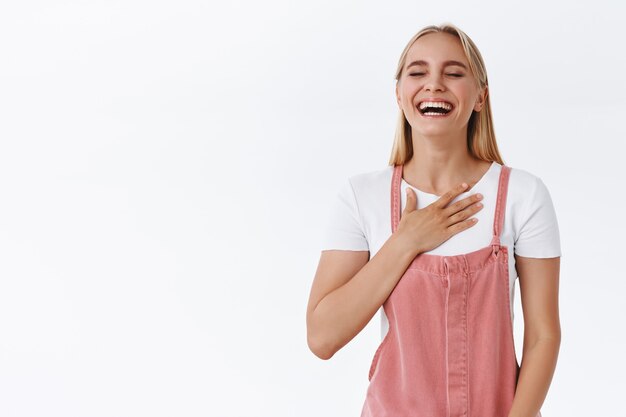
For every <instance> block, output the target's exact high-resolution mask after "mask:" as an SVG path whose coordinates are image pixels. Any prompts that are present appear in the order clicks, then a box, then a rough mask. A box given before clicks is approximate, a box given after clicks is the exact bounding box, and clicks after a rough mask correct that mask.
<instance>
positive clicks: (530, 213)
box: [514, 177, 561, 258]
mask: <svg viewBox="0 0 626 417" xmlns="http://www.w3.org/2000/svg"><path fill="white" fill-rule="evenodd" d="M525 207H526V209H525V210H524V215H523V216H524V217H523V219H522V222H521V227H520V230H519V233H518V235H517V238H516V239H515V246H514V252H515V253H516V254H517V255H520V256H525V257H529V258H554V257H558V256H561V242H560V236H559V225H558V222H557V218H556V212H555V210H554V205H553V203H552V198H551V197H550V192H549V191H548V188H547V187H546V185H545V184H544V183H543V181H542V180H541V178H539V177H535V180H534V186H533V188H532V189H531V190H530V191H529V198H528V200H527V201H526V205H525Z"/></svg>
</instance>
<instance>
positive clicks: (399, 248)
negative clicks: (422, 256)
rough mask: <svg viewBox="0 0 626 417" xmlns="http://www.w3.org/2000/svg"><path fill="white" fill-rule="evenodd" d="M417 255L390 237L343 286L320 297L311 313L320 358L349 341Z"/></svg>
mask: <svg viewBox="0 0 626 417" xmlns="http://www.w3.org/2000/svg"><path fill="white" fill-rule="evenodd" d="M416 255H417V253H416V252H415V251H412V250H411V249H409V246H408V245H407V243H406V242H405V241H403V240H402V237H401V236H399V235H396V234H394V235H392V236H391V237H390V238H389V239H388V240H387V241H386V242H385V244H384V245H383V246H382V247H381V248H380V250H379V251H378V252H377V253H376V255H375V256H374V257H373V258H372V259H370V260H369V262H367V264H365V266H363V268H361V270H360V271H359V272H358V273H357V274H356V275H355V276H354V277H352V278H351V279H350V281H348V282H347V283H346V284H344V285H342V286H341V287H339V288H337V289H336V290H334V291H333V292H331V293H330V294H328V295H327V296H326V297H324V298H323V299H322V300H321V301H320V303H319V304H318V305H317V307H316V308H315V311H314V313H313V324H312V326H313V328H314V331H315V333H316V334H317V335H318V336H317V337H318V340H319V341H320V342H319V343H320V345H322V346H325V347H324V349H323V350H324V351H325V354H324V356H325V357H326V358H330V357H332V356H333V355H334V354H335V352H337V351H338V350H339V349H341V348H342V347H343V346H344V345H346V344H347V343H348V342H349V341H350V340H352V339H353V338H354V337H355V336H356V335H357V334H358V333H359V332H360V331H361V330H362V329H363V328H364V327H365V325H366V324H367V323H368V322H369V321H370V320H371V318H372V317H373V315H374V314H375V313H376V311H377V310H378V309H379V308H380V306H381V305H382V304H383V303H384V302H385V300H386V299H387V298H388V297H389V294H390V293H391V292H392V291H393V289H394V287H395V286H396V284H397V283H398V281H399V279H400V277H401V276H402V274H403V273H404V271H405V270H406V269H407V267H408V265H409V263H410V262H411V261H412V260H413V258H414V257H415V256H416Z"/></svg>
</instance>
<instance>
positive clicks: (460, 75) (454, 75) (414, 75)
mask: <svg viewBox="0 0 626 417" xmlns="http://www.w3.org/2000/svg"><path fill="white" fill-rule="evenodd" d="M409 75H410V76H413V77H416V76H419V75H424V73H423V72H414V73H412V74H409ZM446 75H450V76H451V77H462V76H463V74H446Z"/></svg>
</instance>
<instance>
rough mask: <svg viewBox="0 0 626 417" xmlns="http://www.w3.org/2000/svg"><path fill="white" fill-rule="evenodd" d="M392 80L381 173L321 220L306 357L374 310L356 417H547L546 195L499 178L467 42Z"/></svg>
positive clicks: (404, 65)
mask: <svg viewBox="0 0 626 417" xmlns="http://www.w3.org/2000/svg"><path fill="white" fill-rule="evenodd" d="M396 80H397V82H396V97H397V102H398V107H399V108H400V117H399V121H398V127H397V131H396V137H395V142H394V144H393V149H392V155H391V159H390V166H389V167H387V168H385V169H383V170H379V171H373V172H368V173H363V174H359V175H355V176H352V177H350V178H349V179H348V181H346V182H345V183H344V186H343V187H342V188H341V189H340V191H339V193H338V195H337V199H336V201H335V204H334V206H333V207H332V210H331V211H330V216H329V222H328V228H327V231H326V235H325V241H324V248H323V251H322V254H321V258H320V261H319V265H318V269H317V272H316V275H315V278H314V281H313V284H312V288H311V294H310V298H309V304H308V308H307V336H308V345H309V348H310V349H311V351H312V352H313V353H315V355H317V356H318V357H320V358H322V359H330V358H331V357H332V356H333V355H334V354H335V352H337V351H338V350H339V349H341V348H342V347H343V346H345V345H346V344H347V343H348V342H349V341H350V340H352V339H353V338H354V337H355V336H356V335H357V334H358V333H359V332H360V331H361V330H362V329H363V328H364V327H365V325H366V324H367V323H368V322H369V321H370V319H371V318H372V317H373V315H374V314H375V313H376V312H377V311H378V310H380V311H381V319H382V341H381V343H380V345H379V346H378V349H377V350H376V352H375V354H374V355H373V358H372V362H371V365H370V368H369V386H368V389H367V393H366V399H365V403H364V405H363V409H362V416H363V417H365V416H375V417H382V416H397V417H406V416H420V417H421V416H428V417H438V416H441V417H443V416H475V417H502V416H508V417H516V416H541V412H540V408H541V405H542V403H543V401H544V399H545V396H546V394H547V391H548V388H549V385H550V382H551V379H552V375H553V373H554V369H555V367H556V361H557V356H558V351H559V346H560V322H559V313H558V281H559V266H560V255H561V251H560V242H559V231H558V224H557V219H556V215H555V211H554V207H553V205H552V201H551V198H550V194H549V192H548V190H547V188H546V186H545V185H544V183H543V182H542V181H541V179H540V178H538V177H537V176H535V175H533V174H531V173H529V172H527V171H524V170H521V169H512V168H510V167H507V166H505V165H504V163H503V162H502V158H501V157H500V154H499V152H498V146H497V144H496V140H495V135H494V129H493V124H492V118H491V108H490V101H489V95H488V82H487V74H486V70H485V66H484V63H483V60H482V57H481V55H480V52H479V51H478V49H477V48H476V45H475V44H474V43H473V42H472V41H471V39H470V38H469V37H468V36H467V35H466V34H465V33H464V32H463V31H461V30H460V29H458V28H457V27H455V26H454V25H451V24H447V25H442V26H439V27H437V26H428V27H426V28H424V29H422V30H421V31H420V32H418V33H417V34H416V35H415V36H414V37H413V38H412V39H411V40H410V41H409V43H408V44H407V46H406V48H405V49H404V51H403V53H402V55H401V57H400V61H399V63H398V70H397V73H396ZM405 192H406V194H405ZM403 196H404V197H403ZM483 207H484V209H485V210H483ZM518 277H519V280H520V290H521V300H522V306H523V312H524V325H525V326H524V345H523V361H522V364H521V366H520V364H519V363H518V361H517V358H516V354H515V348H514V340H513V297H514V288H515V287H514V284H515V279H516V278H518Z"/></svg>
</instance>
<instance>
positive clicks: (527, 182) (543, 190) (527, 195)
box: [509, 167, 551, 204]
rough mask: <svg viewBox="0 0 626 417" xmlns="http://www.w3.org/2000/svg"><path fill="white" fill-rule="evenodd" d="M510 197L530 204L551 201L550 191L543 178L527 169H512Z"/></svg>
mask: <svg viewBox="0 0 626 417" xmlns="http://www.w3.org/2000/svg"><path fill="white" fill-rule="evenodd" d="M510 168H511V173H510V176H509V195H511V196H512V197H513V198H515V197H517V198H520V199H522V200H524V201H525V202H526V203H528V204H530V203H531V202H534V203H535V204H537V203H538V204H542V203H546V202H548V200H550V199H551V198H550V191H549V190H548V187H547V186H546V184H545V183H544V181H543V180H542V178H541V177H539V176H538V175H537V174H534V173H532V172H530V171H528V170H526V169H522V168H515V167H510Z"/></svg>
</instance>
